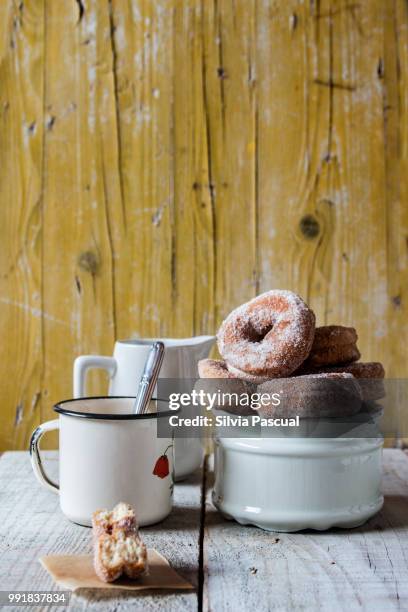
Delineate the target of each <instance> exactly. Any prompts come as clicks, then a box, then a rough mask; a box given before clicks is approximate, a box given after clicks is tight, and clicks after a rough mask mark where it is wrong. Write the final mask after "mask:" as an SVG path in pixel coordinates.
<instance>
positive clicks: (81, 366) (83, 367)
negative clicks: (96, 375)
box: [74, 355, 116, 398]
mask: <svg viewBox="0 0 408 612" xmlns="http://www.w3.org/2000/svg"><path fill="white" fill-rule="evenodd" d="M91 368H99V369H102V370H106V371H107V372H108V374H109V377H110V378H112V377H113V376H114V375H115V372H116V359H115V358H114V357H102V356H101V355H81V356H80V357H77V358H76V359H75V361H74V398H77V397H86V393H85V382H86V374H87V372H88V370H89V369H91Z"/></svg>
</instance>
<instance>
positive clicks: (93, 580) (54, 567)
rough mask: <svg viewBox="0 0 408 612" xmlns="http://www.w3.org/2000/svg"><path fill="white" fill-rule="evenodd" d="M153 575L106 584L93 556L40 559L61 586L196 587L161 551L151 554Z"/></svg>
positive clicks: (55, 556) (105, 587) (121, 578)
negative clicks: (98, 574) (173, 566)
mask: <svg viewBox="0 0 408 612" xmlns="http://www.w3.org/2000/svg"><path fill="white" fill-rule="evenodd" d="M147 559H148V564H149V574H148V575H147V576H140V578H137V579H136V580H131V579H130V578H127V577H126V576H123V577H120V578H118V579H117V580H115V582H102V580H99V578H98V576H97V575H96V574H95V570H94V567H93V558H92V556H91V555H47V556H46V557H40V563H41V564H42V566H43V567H44V568H45V569H46V570H47V572H48V573H49V574H50V575H51V576H52V578H53V580H54V581H55V582H56V584H58V585H59V586H61V587H63V588H65V589H69V590H71V591H76V590H77V589H84V588H86V589H126V590H131V591H141V590H146V589H193V588H194V587H193V585H192V584H190V583H189V582H187V580H185V579H184V578H182V577H181V576H180V575H179V574H178V573H177V572H176V571H175V570H174V569H173V568H172V567H171V566H170V564H169V562H168V561H167V559H165V557H163V556H162V555H161V554H160V553H158V552H157V550H154V549H153V548H149V549H148V551H147Z"/></svg>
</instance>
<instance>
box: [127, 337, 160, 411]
mask: <svg viewBox="0 0 408 612" xmlns="http://www.w3.org/2000/svg"><path fill="white" fill-rule="evenodd" d="M163 357H164V344H163V342H155V343H154V344H153V345H152V348H151V349H150V352H149V354H148V356H147V359H146V363H145V367H144V370H143V374H142V378H141V379H140V383H139V389H138V392H137V397H136V400H135V403H134V404H133V410H132V412H133V414H144V413H145V412H146V411H147V407H148V405H149V402H150V400H151V399H152V395H153V391H154V388H155V386H156V383H157V379H158V377H159V372H160V368H161V365H162V363H163Z"/></svg>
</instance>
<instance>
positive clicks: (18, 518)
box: [0, 451, 201, 612]
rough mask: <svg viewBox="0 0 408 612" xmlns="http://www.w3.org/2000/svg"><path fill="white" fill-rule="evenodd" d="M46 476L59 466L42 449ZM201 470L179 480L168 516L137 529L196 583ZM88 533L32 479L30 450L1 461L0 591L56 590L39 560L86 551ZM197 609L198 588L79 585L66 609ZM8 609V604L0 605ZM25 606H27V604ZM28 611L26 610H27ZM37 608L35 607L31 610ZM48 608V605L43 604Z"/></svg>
mask: <svg viewBox="0 0 408 612" xmlns="http://www.w3.org/2000/svg"><path fill="white" fill-rule="evenodd" d="M45 456H46V457H47V461H46V465H47V470H48V471H49V473H50V474H52V473H53V472H54V473H56V472H57V469H58V460H57V454H56V453H55V452H52V451H50V452H47V453H45ZM200 500H201V473H197V474H196V475H195V476H194V477H192V478H191V479H189V480H187V481H185V482H183V483H180V484H177V485H176V486H175V490H174V509H173V512H172V514H171V515H170V516H169V517H168V519H166V520H165V521H163V522H162V523H160V524H159V525H154V526H152V527H146V528H143V529H142V530H141V532H142V536H143V539H144V541H145V542H146V544H147V545H148V546H150V547H154V548H156V549H157V550H158V551H159V552H161V553H162V554H163V555H165V556H166V557H167V559H168V560H169V562H170V563H171V565H172V566H173V567H174V568H175V569H176V570H177V571H179V572H180V574H182V575H183V576H184V577H185V578H187V580H189V581H190V582H192V583H193V584H194V585H195V586H196V587H197V586H198V562H199V561H198V560H199V528H200ZM90 550H91V531H90V530H89V529H88V528H86V527H80V526H79V525H74V524H73V523H70V522H69V521H68V520H67V519H66V518H65V517H64V516H63V514H62V512H61V511H60V509H59V503H58V496H56V495H54V494H53V493H50V492H48V491H45V490H44V489H42V487H41V486H40V485H39V484H38V483H37V482H36V481H35V479H34V476H33V473H32V470H31V466H30V461H29V457H28V453H26V452H9V453H5V454H4V455H3V457H2V458H1V459H0V590H13V589H14V590H20V591H21V590H29V589H34V590H57V587H56V585H55V584H54V583H53V581H52V579H51V578H50V577H49V576H48V574H47V572H46V571H45V570H44V569H43V568H42V567H41V565H40V563H39V562H38V557H40V556H41V555H44V554H49V553H56V554H58V553H60V554H63V553H69V554H75V553H78V554H80V553H82V554H83V553H86V552H90ZM101 605H103V610H104V612H105V611H109V610H120V611H122V610H123V611H126V610H132V611H137V610H152V611H153V610H159V609H160V610H166V612H167V611H170V612H171V611H173V610H174V611H176V610H177V612H180V611H184V610H188V611H190V610H197V593H196V592H194V591H193V592H177V593H173V592H163V591H162V592H156V593H151V592H149V593H142V594H137V595H135V594H129V592H122V593H119V594H117V593H115V594H114V595H113V594H112V591H107V590H100V591H98V592H96V591H92V590H90V589H83V590H80V591H78V592H77V593H75V594H73V595H72V597H71V602H70V606H69V607H70V609H75V610H81V609H85V608H86V609H87V610H100V609H101ZM3 609H4V610H6V609H7V608H3ZM25 609H27V608H25ZM28 609H30V608H28ZM32 609H33V610H34V609H35V610H36V611H38V610H39V608H38V607H35V608H32ZM43 609H47V608H43Z"/></svg>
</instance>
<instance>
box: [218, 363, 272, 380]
mask: <svg viewBox="0 0 408 612" xmlns="http://www.w3.org/2000/svg"><path fill="white" fill-rule="evenodd" d="M226 365H227V368H228V371H229V372H230V374H231V375H233V376H235V377H237V378H241V379H242V380H246V381H247V382H251V383H255V384H256V385H260V384H261V383H263V382H266V381H267V380H269V379H270V376H255V374H248V372H242V371H241V370H238V368H234V366H232V365H230V364H229V363H227V364H226Z"/></svg>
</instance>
